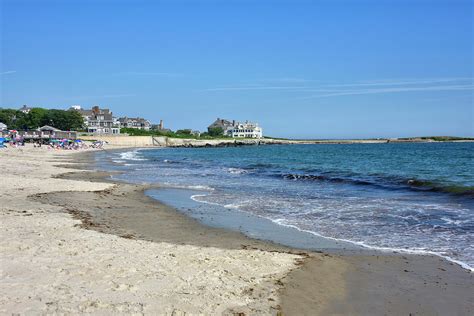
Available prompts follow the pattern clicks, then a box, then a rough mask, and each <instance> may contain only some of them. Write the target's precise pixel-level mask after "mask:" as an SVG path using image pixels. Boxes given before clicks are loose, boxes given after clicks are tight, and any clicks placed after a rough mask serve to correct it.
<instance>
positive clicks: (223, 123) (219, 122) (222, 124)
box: [207, 118, 235, 132]
mask: <svg viewBox="0 0 474 316" xmlns="http://www.w3.org/2000/svg"><path fill="white" fill-rule="evenodd" d="M234 124H235V121H232V122H231V121H228V120H224V119H221V118H217V119H216V120H215V121H214V123H212V124H211V125H209V126H208V127H207V130H208V131H209V132H210V131H211V130H212V129H215V128H221V129H222V130H223V131H226V130H227V129H229V128H232V127H233V126H234Z"/></svg>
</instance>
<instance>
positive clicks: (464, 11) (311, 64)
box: [0, 0, 474, 138]
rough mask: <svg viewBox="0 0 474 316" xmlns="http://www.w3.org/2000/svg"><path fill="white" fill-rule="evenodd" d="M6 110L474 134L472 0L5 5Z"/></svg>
mask: <svg viewBox="0 0 474 316" xmlns="http://www.w3.org/2000/svg"><path fill="white" fill-rule="evenodd" d="M0 3H1V8H0V10H1V12H0V13H1V16H0V21H1V22H0V26H1V29H0V35H1V41H0V43H1V44H0V45H1V46H0V53H1V63H0V88H1V90H0V107H3V108H19V107H20V106H21V105H23V104H27V105H29V106H39V107H45V108H58V109H67V108H69V107H70V106H71V105H81V106H82V107H85V108H90V107H91V106H93V105H99V106H101V107H107V108H110V109H111V110H112V111H113V112H114V115H116V116H133V117H136V116H139V117H145V118H147V119H149V120H151V121H152V122H154V123H155V122H159V120H160V119H163V120H164V123H165V126H166V127H169V128H172V129H181V128H192V129H196V130H205V129H206V128H207V126H208V125H209V124H210V123H212V122H213V121H214V120H215V119H216V118H217V117H219V118H226V119H230V120H232V119H235V120H237V121H245V120H249V121H257V122H258V123H259V124H260V125H261V126H262V127H263V130H264V134H265V135H267V136H274V137H291V138H374V137H409V136H427V135H456V136H474V93H473V92H474V82H473V75H474V60H473V59H474V57H473V56H474V52H473V39H474V36H473V35H474V30H473V29H474V25H473V23H474V22H473V21H474V16H473V15H474V7H473V6H474V4H473V1H472V0H466V1H464V0H429V1H428V0H411V1H408V0H372V1H368V0H345V1H343V0H333V1H329V0H322V1H316V0H314V1H299V0H287V1H279V0H274V1H263V0H262V1H259V0H253V1H252V0H240V1H233V0H227V1H210V0H209V1H197V0H196V1H191V0H189V1H180V0H175V1H140V0H136V1H121V0H115V1H112V0H96V1H89V0H82V1H76V0H70V1H68V0H62V1H46V0H45V1H42V0H37V1H33V0H29V1H24V0H15V1H13V0H0Z"/></svg>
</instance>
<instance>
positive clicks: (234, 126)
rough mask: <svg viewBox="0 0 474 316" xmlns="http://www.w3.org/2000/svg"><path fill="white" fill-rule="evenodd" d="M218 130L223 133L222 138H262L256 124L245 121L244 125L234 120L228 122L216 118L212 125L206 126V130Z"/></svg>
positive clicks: (261, 132) (260, 130)
mask: <svg viewBox="0 0 474 316" xmlns="http://www.w3.org/2000/svg"><path fill="white" fill-rule="evenodd" d="M216 128H220V129H222V131H223V135H224V136H229V137H234V138H237V137H239V138H262V137H263V130H262V128H261V127H260V126H258V123H252V122H249V121H245V123H240V122H236V121H235V120H232V121H229V120H225V119H221V118H217V119H216V120H215V121H214V123H212V124H211V125H209V126H208V128H207V130H208V131H209V132H211V131H212V130H214V129H216Z"/></svg>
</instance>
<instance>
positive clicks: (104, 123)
mask: <svg viewBox="0 0 474 316" xmlns="http://www.w3.org/2000/svg"><path fill="white" fill-rule="evenodd" d="M71 109H74V110H76V111H78V112H79V113H81V115H82V117H83V118H84V125H85V127H86V128H87V132H88V133H94V134H111V135H114V134H120V123H119V122H118V120H117V119H116V118H115V117H114V116H113V114H112V111H110V109H101V108H100V107H99V106H93V107H92V109H90V110H85V109H82V108H81V107H80V106H77V105H75V106H73V107H71Z"/></svg>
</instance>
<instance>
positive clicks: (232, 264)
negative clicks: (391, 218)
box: [0, 148, 299, 315]
mask: <svg viewBox="0 0 474 316" xmlns="http://www.w3.org/2000/svg"><path fill="white" fill-rule="evenodd" d="M72 154H73V153H72V152H67V151H48V150H46V149H44V148H42V149H33V148H25V149H23V150H18V149H10V148H9V149H6V150H2V151H0V168H1V169H2V190H1V192H0V199H1V205H0V216H1V226H0V230H1V236H0V240H1V241H0V253H1V262H0V263H1V279H2V281H1V283H0V313H2V314H13V313H21V314H30V313H31V314H39V313H61V314H64V313H66V314H70V313H72V314H75V313H82V312H87V313H96V314H117V313H125V314H129V313H135V314H144V313H146V314H174V315H179V314H183V313H191V314H216V313H217V314H222V313H224V314H225V313H229V314H231V313H234V312H235V313H237V312H243V313H246V314H249V313H253V314H274V313H275V311H276V308H277V304H278V296H277V294H278V293H277V290H278V286H277V284H276V281H277V280H278V279H280V278H281V277H283V276H284V275H285V274H286V273H287V271H288V270H289V269H291V268H293V267H294V265H295V260H297V259H298V258H299V256H298V255H293V254H287V253H278V252H267V251H262V250H253V249H248V250H245V249H223V248H218V247H201V246H196V245H189V244H184V245H179V244H175V243H169V242H150V241H144V240H133V239H127V238H121V237H118V236H115V235H111V234H104V233H100V232H97V231H93V230H85V229H82V228H81V227H79V225H78V224H80V221H78V220H75V219H73V218H72V216H71V215H70V214H68V213H67V212H65V209H64V208H63V207H61V206H52V205H47V204H42V203H40V202H38V201H35V200H34V199H31V198H28V196H30V195H34V194H39V193H47V192H53V191H62V192H68V191H100V190H110V189H111V188H113V184H106V183H99V182H94V183H93V182H86V181H75V180H67V179H59V178H52V176H54V175H58V174H60V173H63V172H67V171H70V170H68V169H65V168H60V167H55V164H57V163H58V161H61V159H60V158H63V157H65V156H69V155H72ZM61 163H64V162H61ZM65 195H67V193H65ZM99 199H100V195H99ZM97 203H98V204H100V201H97ZM67 207H68V208H71V209H74V207H75V205H74V204H71V205H68V206H67Z"/></svg>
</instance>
